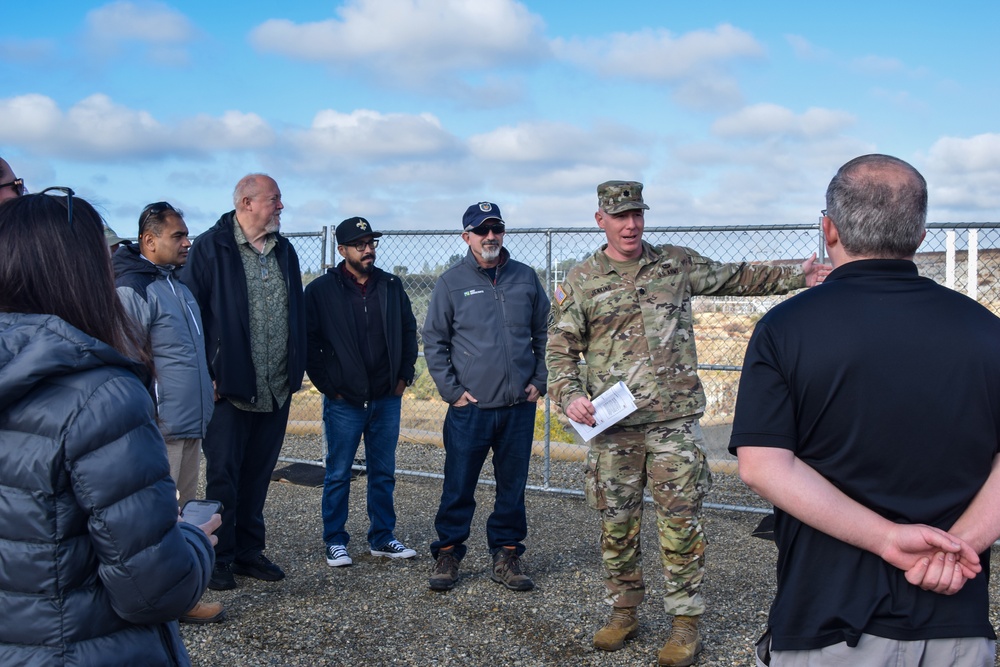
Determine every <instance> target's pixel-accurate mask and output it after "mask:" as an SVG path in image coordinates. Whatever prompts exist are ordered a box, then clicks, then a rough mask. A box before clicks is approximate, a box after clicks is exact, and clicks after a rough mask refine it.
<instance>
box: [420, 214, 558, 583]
mask: <svg viewBox="0 0 1000 667" xmlns="http://www.w3.org/2000/svg"><path fill="white" fill-rule="evenodd" d="M462 230H463V231H462V239H463V240H464V241H465V243H466V244H467V245H468V246H469V250H468V253H467V254H466V256H465V258H464V259H463V260H462V261H461V262H459V263H458V264H456V265H455V266H453V267H451V268H450V269H448V270H447V271H445V272H444V273H443V274H442V275H441V277H440V278H438V281H437V284H436V285H435V286H434V291H433V293H432V294H431V301H430V306H429V307H428V310H427V320H426V322H425V323H424V335H423V339H424V356H425V357H426V359H427V370H428V371H429V372H430V374H431V377H432V378H434V383H435V384H436V385H437V388H438V392H440V394H441V398H443V399H444V400H445V401H446V402H447V403H448V405H449V407H448V413H447V416H446V417H445V422H444V449H445V463H444V484H443V488H442V490H441V504H440V506H439V507H438V512H437V517H436V518H435V520H434V527H435V529H436V530H437V536H438V539H437V540H436V541H434V542H433V543H431V555H432V556H434V560H435V563H434V569H433V572H432V573H431V576H430V581H429V585H430V588H431V589H432V590H436V591H446V590H449V589H451V588H453V587H454V586H455V584H456V583H457V582H458V566H459V562H460V561H461V560H462V558H463V557H464V556H465V553H466V546H465V540H466V539H468V537H469V531H470V526H471V524H472V516H473V513H474V511H475V508H476V501H475V492H476V483H477V481H478V479H479V474H480V472H481V471H482V468H483V464H484V463H485V461H486V457H487V456H488V455H489V454H490V450H492V452H493V475H494V479H495V480H496V500H495V502H494V504H493V513H492V514H491V515H490V518H489V520H488V521H487V522H486V539H487V544H488V546H489V550H490V554H491V555H492V557H493V568H492V574H491V577H492V579H493V581H496V582H497V583H499V584H501V585H503V586H506V587H507V588H509V589H511V590H515V591H527V590H531V589H532V588H534V583H533V582H532V581H531V579H530V578H529V577H528V575H527V574H525V573H524V570H523V567H522V563H521V555H522V554H523V553H524V539H525V537H527V534H528V523H527V516H526V512H525V507H524V489H525V486H526V484H527V481H528V463H529V462H530V459H531V444H532V440H533V439H534V428H535V404H536V402H537V401H538V398H539V397H540V396H543V395H544V394H545V390H546V379H547V373H546V371H545V338H546V332H545V325H546V320H547V319H548V310H549V299H548V297H547V296H545V289H544V288H543V287H542V284H541V283H540V282H539V280H538V276H537V275H536V274H535V270H534V269H532V268H531V267H530V266H527V265H526V264H522V263H521V262H517V261H515V260H513V259H511V256H510V253H509V252H508V251H507V249H506V248H504V247H503V240H504V233H505V231H506V227H505V224H504V221H503V217H502V216H501V215H500V208H499V207H498V206H497V205H496V204H493V203H490V202H479V203H478V204H473V205H472V206H470V207H469V208H468V210H466V212H465V215H464V216H463V217H462Z"/></svg>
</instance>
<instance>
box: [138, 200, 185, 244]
mask: <svg viewBox="0 0 1000 667" xmlns="http://www.w3.org/2000/svg"><path fill="white" fill-rule="evenodd" d="M166 211H174V212H176V211H177V209H175V208H174V207H173V206H171V205H170V204H168V203H167V202H165V201H158V202H156V203H155V204H150V205H148V206H147V207H146V208H144V209H142V213H140V214H139V235H140V236H142V231H143V227H145V226H146V223H147V222H148V221H149V219H150V218H151V217H152V216H154V215H160V214H161V213H164V212H166Z"/></svg>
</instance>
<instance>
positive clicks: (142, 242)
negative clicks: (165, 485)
mask: <svg viewBox="0 0 1000 667" xmlns="http://www.w3.org/2000/svg"><path fill="white" fill-rule="evenodd" d="M108 229H109V228H107V227H106V228H105V236H107V231H108ZM190 248H191V241H190V240H189V239H188V228H187V225H186V224H185V223H184V218H183V214H182V213H181V212H180V211H179V210H177V209H175V208H174V207H173V206H171V205H170V204H168V203H167V202H158V203H156V204H150V205H149V206H147V207H146V208H144V209H143V210H142V214H141V215H140V216H139V242H138V243H137V244H135V245H125V246H123V247H121V248H120V250H119V251H118V252H117V253H115V255H114V257H113V263H114V267H115V285H116V286H117V288H118V298H119V299H120V300H121V302H122V305H123V306H125V310H126V311H127V312H128V313H129V314H130V315H131V316H132V318H133V319H134V320H135V321H136V322H138V323H139V326H140V327H141V328H142V330H143V331H144V332H145V333H146V339H147V341H148V342H149V346H150V349H151V350H152V352H153V363H154V366H155V368H156V379H155V389H156V391H155V396H156V412H157V424H158V425H159V427H160V432H161V433H162V434H163V439H164V440H165V441H166V444H167V459H168V460H169V461H170V476H171V477H173V479H174V482H175V483H176V484H177V494H178V497H177V499H178V502H179V503H180V504H181V505H182V506H183V505H184V503H186V502H187V501H189V500H191V499H193V498H194V497H195V495H196V494H197V491H198V467H199V465H200V459H201V440H202V438H203V437H204V436H205V430H206V429H207V428H208V422H209V420H210V419H211V418H212V409H213V401H212V378H211V377H210V376H209V374H208V364H207V362H206V360H205V339H204V336H203V335H202V325H201V314H200V312H199V308H198V302H197V301H195V300H194V295H192V294H191V290H189V289H188V288H187V287H185V286H184V284H183V283H181V282H180V281H178V280H177V277H176V276H175V275H174V272H175V270H176V269H178V268H180V267H181V266H183V265H184V263H185V262H187V256H188V250H189V249H190ZM224 616H225V612H224V610H223V608H222V604H221V603H218V602H198V604H197V605H195V607H194V608H193V609H191V610H190V611H188V613H187V614H185V615H184V616H182V617H181V619H180V620H181V621H182V622H188V623H214V622H217V621H221V620H222V619H223V617H224Z"/></svg>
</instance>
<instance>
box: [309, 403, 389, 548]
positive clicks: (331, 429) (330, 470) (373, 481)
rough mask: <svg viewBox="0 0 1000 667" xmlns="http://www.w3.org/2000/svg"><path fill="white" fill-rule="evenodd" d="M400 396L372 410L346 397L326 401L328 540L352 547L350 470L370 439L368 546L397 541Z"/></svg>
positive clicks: (372, 406)
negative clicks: (347, 526)
mask: <svg viewBox="0 0 1000 667" xmlns="http://www.w3.org/2000/svg"><path fill="white" fill-rule="evenodd" d="M401 405H402V403H401V401H400V397H399V396H386V397H384V398H378V399H375V400H373V401H368V405H367V407H360V406H356V405H351V404H350V403H348V402H347V401H345V400H344V399H342V398H329V397H327V396H324V397H323V423H324V425H325V426H326V477H325V478H324V480H323V541H324V542H325V543H326V544H343V545H345V546H346V545H347V543H348V542H349V541H350V539H351V538H350V535H348V534H347V530H346V529H345V524H346V523H347V499H348V495H349V493H350V487H351V465H353V463H354V456H355V454H357V452H358V445H359V444H360V442H361V436H362V435H364V437H365V460H366V462H367V464H368V475H367V481H368V502H367V504H368V522H369V526H368V544H369V545H370V546H371V547H372V548H373V549H376V548H378V547H380V546H382V545H383V544H385V543H386V542H389V541H390V540H394V539H396V538H395V536H394V535H393V531H395V529H396V510H395V509H394V508H393V505H392V492H393V490H394V489H395V488H396V476H395V474H396V442H397V440H398V439H399V410H400V407H401Z"/></svg>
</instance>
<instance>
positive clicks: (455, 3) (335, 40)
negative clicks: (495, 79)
mask: <svg viewBox="0 0 1000 667" xmlns="http://www.w3.org/2000/svg"><path fill="white" fill-rule="evenodd" d="M337 14H338V16H339V18H336V19H328V20H325V21H318V22H313V23H294V22H292V21H289V20H285V19H272V20H269V21H266V22H264V23H262V24H261V25H259V26H258V27H257V28H255V29H254V30H253V31H252V32H251V34H250V42H251V44H252V45H253V46H254V47H255V48H256V49H258V50H259V51H264V52H268V53H278V54H281V55H285V56H287V57H290V58H294V59H297V60H305V61H309V62H317V63H322V64H326V65H330V66H333V67H335V68H338V69H342V70H344V71H350V72H358V71H361V72H372V73H374V74H375V75H377V76H379V77H380V78H384V79H388V80H391V81H393V82H396V83H398V84H402V85H406V86H409V87H416V88H419V87H421V86H426V85H428V84H429V83H434V82H440V80H441V78H442V75H445V74H452V73H456V72H459V73H461V72H475V71H485V70H491V69H498V68H505V67H508V66H511V65H518V64H523V63H530V62H535V61H537V60H539V59H541V58H544V57H546V55H547V46H546V44H545V42H544V40H543V38H542V30H543V28H544V25H543V23H542V20H541V19H540V18H539V17H538V16H537V15H536V14H532V13H531V12H529V11H528V9H527V8H526V7H525V6H524V5H523V4H521V3H519V2H515V1H514V0H476V2H467V1H465V0H352V1H350V2H348V3H347V4H346V5H345V6H343V7H342V8H340V9H338V10H337Z"/></svg>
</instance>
